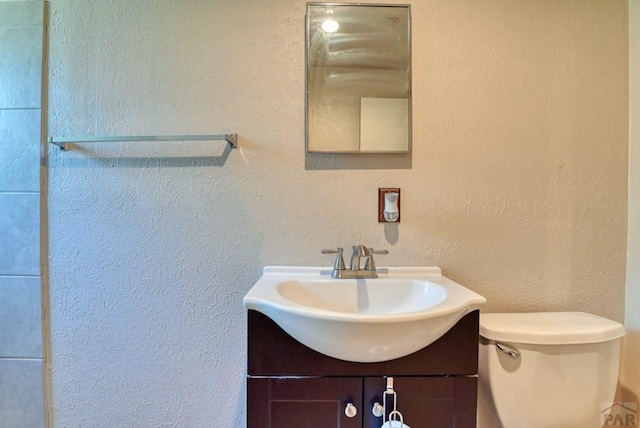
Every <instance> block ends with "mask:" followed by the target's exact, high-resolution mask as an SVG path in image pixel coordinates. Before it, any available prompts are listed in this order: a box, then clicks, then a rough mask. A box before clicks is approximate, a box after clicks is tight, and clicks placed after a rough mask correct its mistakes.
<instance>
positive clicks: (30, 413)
mask: <svg viewBox="0 0 640 428" xmlns="http://www.w3.org/2000/svg"><path fill="white" fill-rule="evenodd" d="M0 427H2V428H41V427H44V399H43V390H42V360H24V359H7V358H4V359H3V358H0Z"/></svg>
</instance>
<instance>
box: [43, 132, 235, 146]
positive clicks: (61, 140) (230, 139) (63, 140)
mask: <svg viewBox="0 0 640 428" xmlns="http://www.w3.org/2000/svg"><path fill="white" fill-rule="evenodd" d="M223 140H224V141H226V142H227V143H229V146H230V147H231V148H236V147H238V135H237V134H221V135H131V136H120V137H56V138H54V137H51V138H49V143H51V144H53V145H56V146H58V147H60V150H68V147H67V143H113V142H123V141H223Z"/></svg>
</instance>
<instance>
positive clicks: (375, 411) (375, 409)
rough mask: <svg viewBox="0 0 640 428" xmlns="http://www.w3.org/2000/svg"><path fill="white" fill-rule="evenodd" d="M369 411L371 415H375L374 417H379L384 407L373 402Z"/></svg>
mask: <svg viewBox="0 0 640 428" xmlns="http://www.w3.org/2000/svg"><path fill="white" fill-rule="evenodd" d="M371 413H373V416H375V417H376V418H379V417H381V416H382V415H384V407H382V405H381V404H380V403H378V402H376V403H373V409H371Z"/></svg>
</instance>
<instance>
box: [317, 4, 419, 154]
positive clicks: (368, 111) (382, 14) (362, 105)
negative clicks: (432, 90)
mask: <svg viewBox="0 0 640 428" xmlns="http://www.w3.org/2000/svg"><path fill="white" fill-rule="evenodd" d="M409 24H410V8H409V6H407V5H388V4H385V5H379V4H378V5H376V4H368V5H365V4H357V5H356V4H348V3H338V4H336V3H308V4H307V40H306V49H307V64H306V70H307V76H306V83H307V108H306V116H307V117H306V119H307V124H306V131H307V136H306V137H307V140H306V141H307V151H308V152H325V153H362V152H366V153H406V152H408V151H409V150H410V147H411V141H410V137H411V129H410V128H411V40H410V26H409Z"/></svg>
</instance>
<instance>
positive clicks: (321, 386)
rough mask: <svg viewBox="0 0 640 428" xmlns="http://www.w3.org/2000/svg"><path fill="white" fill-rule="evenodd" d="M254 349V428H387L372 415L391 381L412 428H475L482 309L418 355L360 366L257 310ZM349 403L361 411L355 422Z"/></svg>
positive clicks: (251, 335)
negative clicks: (320, 350) (310, 343)
mask: <svg viewBox="0 0 640 428" xmlns="http://www.w3.org/2000/svg"><path fill="white" fill-rule="evenodd" d="M248 350H249V358H248V378H247V391H248V395H247V426H248V428H304V427H309V428H311V427H313V428H316V427H322V428H333V427H339V428H356V427H358V428H380V427H381V425H382V418H381V417H375V416H374V415H373V413H372V409H373V406H374V404H375V403H376V402H377V403H380V404H382V402H383V396H382V394H383V392H384V391H385V388H386V382H387V380H386V377H393V384H394V391H395V392H396V394H397V395H396V396H397V409H398V410H399V411H400V412H401V413H402V415H403V416H404V421H405V423H406V424H407V425H409V426H411V428H427V427H429V428H432V427H438V428H447V427H451V428H474V427H475V426H476V400H477V399H476V394H477V372H478V359H477V358H478V312H477V311H475V312H473V313H470V314H468V315H466V316H465V317H464V318H463V319H461V320H460V321H459V322H458V324H456V325H455V326H454V327H453V328H452V329H451V330H450V331H449V332H447V333H446V334H445V335H444V336H442V337H441V338H440V339H438V340H437V341H436V342H434V343H433V344H431V345H429V346H428V347H426V348H424V349H422V350H420V351H418V352H416V353H414V354H411V355H408V356H406V357H403V358H399V359H396V360H392V361H384V362H380V363H353V362H348V361H342V360H337V359H334V358H331V357H328V356H325V355H323V354H320V353H318V352H316V351H313V350H311V349H309V348H307V347H305V346H304V345H302V344H300V343H299V342H297V341H296V340H295V339H293V338H292V337H290V336H289V335H288V334H287V333H286V332H284V331H283V330H282V329H280V327H278V326H277V325H276V324H275V323H274V322H273V321H272V320H271V319H269V318H268V317H266V316H265V315H262V314H261V313H259V312H256V311H251V310H250V311H249V313H248ZM390 397H391V396H389V395H388V396H387V400H389V398H390ZM348 403H352V404H353V405H354V406H355V407H356V408H357V415H355V416H354V417H351V418H350V417H347V416H346V415H345V412H344V411H345V407H346V406H347V404H348ZM387 407H388V409H387V413H388V412H389V410H390V409H389V408H390V406H389V405H388V406H387Z"/></svg>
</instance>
